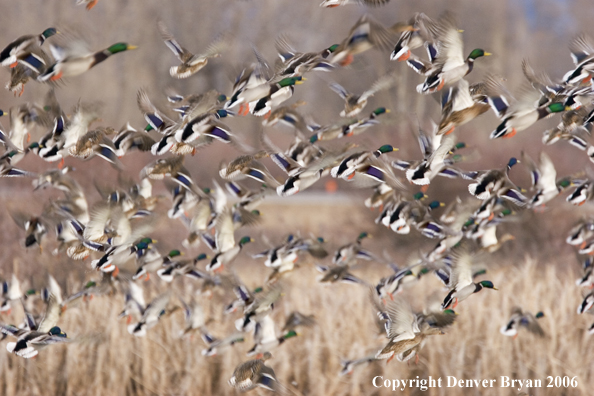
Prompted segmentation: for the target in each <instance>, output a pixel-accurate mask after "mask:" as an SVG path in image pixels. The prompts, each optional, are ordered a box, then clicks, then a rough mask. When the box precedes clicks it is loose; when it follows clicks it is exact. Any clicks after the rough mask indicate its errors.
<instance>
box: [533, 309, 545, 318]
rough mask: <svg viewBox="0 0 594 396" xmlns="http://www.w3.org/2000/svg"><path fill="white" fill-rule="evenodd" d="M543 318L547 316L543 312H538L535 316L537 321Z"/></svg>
mask: <svg viewBox="0 0 594 396" xmlns="http://www.w3.org/2000/svg"><path fill="white" fill-rule="evenodd" d="M543 316H545V314H544V312H542V311H540V312H538V313H537V314H536V315H535V317H536V319H540V318H542V317H543Z"/></svg>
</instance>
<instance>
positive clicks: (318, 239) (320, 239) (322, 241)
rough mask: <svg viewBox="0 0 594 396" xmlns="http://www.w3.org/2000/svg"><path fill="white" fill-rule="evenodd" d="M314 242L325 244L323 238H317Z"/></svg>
mask: <svg viewBox="0 0 594 396" xmlns="http://www.w3.org/2000/svg"><path fill="white" fill-rule="evenodd" d="M316 240H317V241H318V242H320V243H325V242H326V240H325V239H324V238H322V237H317V238H316Z"/></svg>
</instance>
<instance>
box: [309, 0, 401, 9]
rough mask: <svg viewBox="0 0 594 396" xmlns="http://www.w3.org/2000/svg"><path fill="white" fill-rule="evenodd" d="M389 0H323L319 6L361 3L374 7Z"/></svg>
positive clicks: (332, 6) (329, 6)
mask: <svg viewBox="0 0 594 396" xmlns="http://www.w3.org/2000/svg"><path fill="white" fill-rule="evenodd" d="M389 2H390V0H324V1H322V3H321V4H320V7H326V8H334V7H339V6H343V5H348V4H363V5H366V6H370V7H376V6H380V5H384V4H387V3H389Z"/></svg>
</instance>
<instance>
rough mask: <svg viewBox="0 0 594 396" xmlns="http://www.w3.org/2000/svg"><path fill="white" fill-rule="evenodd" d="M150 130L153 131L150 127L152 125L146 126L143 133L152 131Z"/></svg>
mask: <svg viewBox="0 0 594 396" xmlns="http://www.w3.org/2000/svg"><path fill="white" fill-rule="evenodd" d="M152 130H153V127H152V125H151V124H148V125H147V126H146V127H144V131H145V132H150V131H152Z"/></svg>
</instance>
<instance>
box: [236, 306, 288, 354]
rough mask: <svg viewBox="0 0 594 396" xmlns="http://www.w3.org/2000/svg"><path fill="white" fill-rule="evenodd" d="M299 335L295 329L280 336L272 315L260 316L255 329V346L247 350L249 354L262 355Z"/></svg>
mask: <svg viewBox="0 0 594 396" xmlns="http://www.w3.org/2000/svg"><path fill="white" fill-rule="evenodd" d="M296 336H298V333H297V332H296V331H295V330H291V331H288V332H287V333H285V334H283V335H282V336H280V337H277V335H276V329H275V325H274V321H273V320H272V318H271V317H270V315H266V316H264V317H262V318H260V319H259V320H258V321H257V322H256V327H255V329H254V346H253V347H252V349H250V350H249V351H248V352H247V355H248V356H254V355H257V356H262V354H263V353H264V352H270V350H271V349H273V348H276V347H278V346H279V345H281V344H283V343H284V342H285V341H286V340H288V339H289V338H292V337H296Z"/></svg>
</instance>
